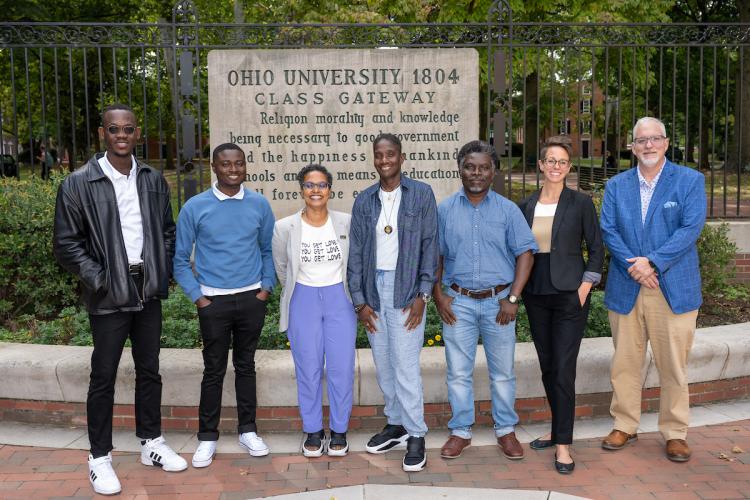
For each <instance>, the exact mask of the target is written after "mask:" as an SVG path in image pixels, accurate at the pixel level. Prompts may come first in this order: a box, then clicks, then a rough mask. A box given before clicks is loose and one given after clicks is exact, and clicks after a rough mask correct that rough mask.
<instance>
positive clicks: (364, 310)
mask: <svg viewBox="0 0 750 500" xmlns="http://www.w3.org/2000/svg"><path fill="white" fill-rule="evenodd" d="M373 151H374V156H375V169H376V170H377V171H378V174H379V175H380V181H379V182H378V183H377V184H374V185H372V186H370V187H369V188H367V189H366V190H364V191H363V192H362V193H360V194H359V195H358V196H357V199H356V200H355V201H354V207H353V209H352V221H351V231H350V247H349V264H348V272H347V278H348V281H349V291H350V292H351V295H352V302H353V303H354V307H355V310H356V312H357V317H358V318H359V320H360V321H361V322H362V323H363V324H364V326H365V328H366V329H367V335H368V337H369V339H370V345H371V347H372V356H373V359H374V361H375V368H376V370H377V379H378V385H379V386H380V389H381V390H382V391H383V398H384V399H385V408H384V413H385V415H386V417H387V419H388V424H387V425H386V426H385V428H384V429H383V431H382V432H380V433H378V434H376V435H375V436H373V437H372V439H370V441H369V442H368V443H367V451H368V452H370V453H385V452H386V451H387V450H389V449H392V448H394V447H396V446H403V445H404V444H406V448H407V451H406V455H405V456H404V460H403V469H404V470H405V471H407V472H414V471H420V470H422V469H424V467H425V465H426V463H427V458H426V455H425V444H424V436H425V434H426V433H427V425H426V424H425V422H424V404H423V397H422V377H421V373H420V368H419V354H420V352H421V350H422V344H423V343H424V326H425V306H426V304H427V303H428V302H429V301H430V300H431V298H432V297H431V295H430V293H431V290H432V285H433V283H434V281H435V271H436V268H437V258H438V241H437V209H436V202H435V196H434V194H433V193H432V188H430V186H428V185H427V184H425V183H422V182H418V181H415V180H412V179H409V178H408V177H405V176H404V175H403V174H402V173H401V165H402V164H403V162H404V160H405V158H406V156H405V155H404V154H403V153H402V152H401V141H400V140H399V139H398V137H396V136H394V135H392V134H381V135H379V136H378V137H377V138H376V139H375V142H373Z"/></svg>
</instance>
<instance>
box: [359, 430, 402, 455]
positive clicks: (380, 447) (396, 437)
mask: <svg viewBox="0 0 750 500" xmlns="http://www.w3.org/2000/svg"><path fill="white" fill-rule="evenodd" d="M408 438H409V434H408V433H407V432H406V429H404V427H403V426H402V425H391V424H388V425H386V426H385V427H383V430H382V431H380V432H378V433H377V434H375V435H374V436H373V437H371V438H370V440H369V441H368V442H367V446H366V447H365V449H366V450H367V453H375V454H378V453H385V452H386V451H388V450H392V449H394V448H397V447H398V448H403V447H404V445H405V444H406V440H407V439H408Z"/></svg>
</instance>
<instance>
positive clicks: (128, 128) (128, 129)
mask: <svg viewBox="0 0 750 500" xmlns="http://www.w3.org/2000/svg"><path fill="white" fill-rule="evenodd" d="M121 130H122V131H123V132H124V133H125V135H133V134H134V133H135V127H134V126H132V125H125V126H124V127H118V126H117V125H110V126H109V127H107V132H109V133H110V134H111V135H117V134H119V133H120V131H121Z"/></svg>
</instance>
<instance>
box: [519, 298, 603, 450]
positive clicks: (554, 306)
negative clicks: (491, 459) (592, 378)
mask: <svg viewBox="0 0 750 500" xmlns="http://www.w3.org/2000/svg"><path fill="white" fill-rule="evenodd" d="M523 300H524V304H525V306H526V312H527V313H528V317H529V326H530V327H531V337H532V338H533V339H534V346H535V347H536V353H537V356H538V357H539V366H540V367H541V369H542V384H544V392H545V393H546V394H547V401H548V402H549V405H550V409H551V410H552V441H553V442H554V443H555V444H571V443H572V442H573V420H574V419H575V405H576V394H575V389H576V387H575V383H576V363H577V361H578V351H579V350H580V348H581V340H582V339H583V332H584V330H585V328H586V320H587V318H588V315H589V305H590V296H589V298H587V299H586V303H585V304H584V306H583V307H581V302H580V300H579V298H578V292H577V291H573V292H562V293H557V294H554V295H534V294H531V293H524V294H523Z"/></svg>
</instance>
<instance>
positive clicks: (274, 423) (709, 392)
mask: <svg viewBox="0 0 750 500" xmlns="http://www.w3.org/2000/svg"><path fill="white" fill-rule="evenodd" d="M659 392H660V391H659V388H652V389H644V390H643V393H642V398H643V399H642V404H641V406H642V410H643V411H648V412H655V411H658V409H659ZM743 398H750V376H748V377H738V378H734V379H727V380H717V381H713V382H699V383H695V384H691V385H690V404H691V405H699V404H703V403H708V402H714V401H725V400H732V399H743ZM611 399H612V393H609V392H604V393H596V394H580V395H578V396H577V397H576V417H578V418H591V417H601V416H607V415H609V403H610V400H611ZM475 410H476V411H475V413H476V421H477V425H487V426H489V425H492V409H491V403H490V402H489V401H478V402H477V403H476V405H475ZM516 411H517V412H518V416H519V418H520V421H521V423H522V424H528V423H538V422H546V421H549V420H550V418H551V414H550V411H549V406H548V405H547V401H546V399H545V398H527V399H519V400H516ZM424 413H425V420H426V422H427V426H428V427H430V428H433V429H435V428H445V427H447V424H448V420H450V417H451V409H450V405H449V404H448V403H430V404H426V405H425V409H424ZM323 414H324V415H325V416H327V415H328V407H325V408H324V409H323ZM0 420H2V421H15V422H32V423H48V424H56V425H65V426H85V425H86V404H85V403H61V402H52V401H28V400H20V399H0ZM257 423H258V427H259V428H260V429H261V431H263V432H266V431H294V430H301V429H302V421H301V420H300V418H299V410H298V409H297V407H296V406H283V407H261V408H258V411H257ZM113 425H114V427H116V428H125V429H134V428H135V414H134V409H133V406H132V405H115V408H114V418H113ZM383 425H385V416H384V415H383V407H382V406H355V407H354V408H352V417H351V420H350V422H349V428H350V429H352V430H354V429H362V430H379V429H381V428H382V427H383ZM162 428H163V429H164V430H191V431H197V429H198V408H197V407H194V406H191V407H188V406H163V407H162ZM219 428H220V429H221V430H224V431H228V432H236V429H237V409H236V408H223V409H222V411H221V423H220V424H219Z"/></svg>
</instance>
